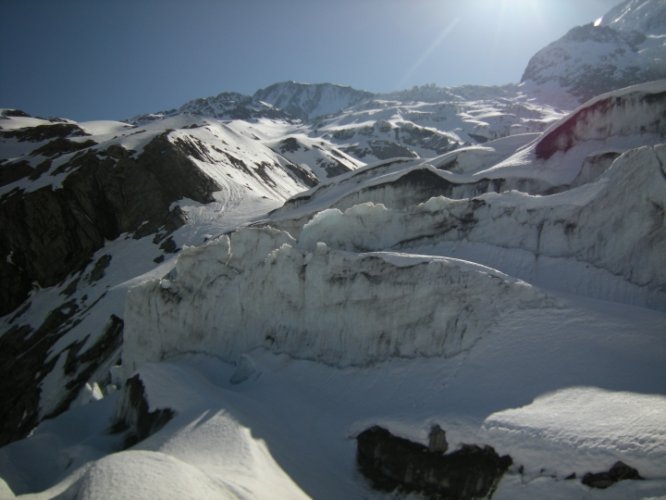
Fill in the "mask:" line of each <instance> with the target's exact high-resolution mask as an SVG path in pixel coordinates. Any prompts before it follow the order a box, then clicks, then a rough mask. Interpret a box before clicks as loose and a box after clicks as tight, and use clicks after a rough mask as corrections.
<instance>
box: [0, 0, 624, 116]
mask: <svg viewBox="0 0 666 500" xmlns="http://www.w3.org/2000/svg"><path fill="white" fill-rule="evenodd" d="M619 1H620V0H335V1H333V0H329V1H324V0H187V1H185V0H182V1H176V0H57V1H56V0H0V20H1V21H0V23H1V28H0V107H5V108H7V107H9V108H18V109H22V110H24V111H26V112H28V113H30V114H32V115H36V116H63V117H67V118H72V119H75V120H79V121H81V120H92V119H125V118H129V117H131V116H135V115H137V114H140V113H146V112H154V111H159V110H165V109H170V108H174V107H178V106H180V105H181V104H184V103H185V102H187V101H188V100H191V99H194V98H198V97H207V96H211V95H216V94H218V93H220V92H222V91H235V92H241V93H243V94H252V93H254V92H255V91H256V90H257V89H259V88H262V87H265V86H267V85H270V84H271V83H275V82H278V81H284V80H296V81H301V82H310V83H320V82H331V83H339V84H344V85H351V86H352V87H355V88H359V89H363V90H369V91H372V92H387V91H392V90H400V89H405V88H410V87H412V86H414V85H423V84H429V83H434V84H437V85H440V86H454V85H463V84H479V85H500V84H505V83H511V82H518V81H520V78H521V76H522V72H523V70H524V69H525V66H526V65H527V62H528V61H529V59H530V57H531V56H532V55H533V54H534V53H535V52H536V51H538V50H539V49H541V48H543V47H544V46H546V45H547V44H548V43H550V42H552V41H555V40H556V39H558V38H559V37H561V36H562V35H564V34H565V33H566V32H567V31H568V30H569V29H571V28H573V27H574V26H578V25H581V24H586V23H589V22H592V21H594V20H595V19H597V18H598V17H600V16H602V15H603V14H604V13H605V12H607V11H608V10H609V9H610V8H611V7H612V6H614V5H615V4H617V3H619Z"/></svg>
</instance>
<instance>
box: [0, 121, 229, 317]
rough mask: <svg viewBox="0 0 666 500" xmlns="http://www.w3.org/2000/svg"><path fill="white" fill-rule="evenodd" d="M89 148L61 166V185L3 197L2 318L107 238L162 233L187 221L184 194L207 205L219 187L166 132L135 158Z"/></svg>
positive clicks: (0, 249)
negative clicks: (35, 287)
mask: <svg viewBox="0 0 666 500" xmlns="http://www.w3.org/2000/svg"><path fill="white" fill-rule="evenodd" d="M117 149H119V148H115V149H112V148H109V149H108V150H107V151H102V152H99V151H94V150H89V151H85V152H81V153H79V154H78V155H76V156H74V157H73V158H72V160H71V161H70V162H68V163H67V164H65V165H63V166H62V167H60V168H59V170H60V171H64V172H69V175H68V176H67V177H66V179H65V180H64V181H63V182H62V187H61V188H57V189H54V188H52V187H50V186H48V187H44V188H41V189H38V190H36V191H33V192H30V193H23V192H22V191H21V190H13V191H11V192H10V193H8V194H7V195H5V196H3V197H2V199H0V225H1V226H2V227H3V229H4V230H3V232H2V234H0V255H7V256H11V258H8V259H1V260H0V279H2V282H3V284H4V286H3V287H2V289H0V314H7V313H8V312H10V311H12V310H14V309H15V308H16V307H17V306H18V305H19V304H20V303H21V302H23V301H24V300H25V299H26V297H27V295H28V292H29V291H30V289H31V287H32V283H35V282H36V283H38V284H39V285H40V286H43V287H47V286H52V285H55V284H56V283H58V282H60V281H61V280H62V279H63V278H65V277H66V276H67V275H68V274H69V273H72V272H74V271H77V270H80V269H81V268H82V267H83V266H84V265H86V264H87V263H88V261H89V259H90V258H91V256H92V255H93V253H94V252H95V251H97V250H98V249H99V248H101V247H102V246H103V245H104V241H105V240H113V239H115V238H117V237H118V236H119V235H120V234H121V233H130V234H134V235H135V236H136V237H142V236H145V235H148V234H152V233H155V232H157V231H162V232H164V233H166V234H168V233H170V232H171V231H173V230H174V229H176V228H178V227H179V226H180V225H182V223H183V222H184V219H183V217H182V214H181V213H180V211H179V210H178V209H174V210H170V206H171V204H172V203H173V202H174V201H177V200H179V199H181V198H183V197H187V198H190V199H193V200H196V201H198V202H200V203H207V202H210V201H212V200H213V198H212V193H213V192H214V191H216V190H217V189H218V186H217V184H216V183H215V182H214V181H213V180H212V179H210V178H209V177H208V176H206V175H205V174H204V173H202V172H201V170H199V169H198V168H197V167H196V165H194V164H193V163H192V161H190V159H189V158H188V156H187V155H188V152H187V151H183V150H182V149H181V148H180V147H179V145H177V144H173V143H172V142H170V141H169V139H168V137H167V135H166V134H163V135H161V136H158V137H157V138H155V139H154V140H153V141H151V142H150V143H149V144H148V145H146V147H145V148H144V151H143V152H142V153H141V154H140V155H139V156H138V157H136V158H135V157H134V156H132V155H131V153H130V152H129V151H126V150H122V151H117Z"/></svg>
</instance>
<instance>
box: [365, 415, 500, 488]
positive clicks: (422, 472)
mask: <svg viewBox="0 0 666 500" xmlns="http://www.w3.org/2000/svg"><path fill="white" fill-rule="evenodd" d="M356 439H357V445H358V448H357V454H356V460H357V464H358V467H359V470H360V471H361V473H362V474H363V475H364V476H365V477H366V478H368V479H369V480H370V482H371V483H372V485H373V487H375V488H376V489H379V490H383V491H393V490H396V489H399V490H401V491H404V492H419V493H421V494H423V495H425V496H426V497H428V498H436V499H460V498H465V499H473V498H486V497H489V496H490V495H492V493H493V491H494V490H495V489H496V488H497V485H498V484H499V481H500V479H501V478H502V476H503V475H504V473H505V472H506V471H507V469H508V468H509V467H510V466H511V464H512V463H513V461H512V460H511V457H509V456H503V457H500V456H499V455H498V454H497V453H496V452H495V450H494V449H493V448H491V447H490V446H484V447H480V446H476V445H463V447H462V448H461V449H459V450H457V451H455V452H453V453H449V454H447V455H443V454H442V453H441V452H436V451H431V450H429V449H428V447H426V446H423V445H421V444H418V443H414V442H412V441H408V440H407V439H403V438H400V437H396V436H394V435H392V434H391V433H390V432H389V431H387V430H386V429H383V428H381V427H378V426H374V427H371V428H370V429H367V430H365V431H363V432H362V433H361V434H359V435H358V436H357V438H356Z"/></svg>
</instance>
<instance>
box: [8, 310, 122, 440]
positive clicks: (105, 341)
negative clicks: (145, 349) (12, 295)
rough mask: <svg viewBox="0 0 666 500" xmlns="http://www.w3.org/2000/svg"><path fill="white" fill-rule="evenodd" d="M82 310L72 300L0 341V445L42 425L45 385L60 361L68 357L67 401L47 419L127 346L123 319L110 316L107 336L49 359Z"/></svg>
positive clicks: (63, 403)
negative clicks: (123, 341)
mask: <svg viewBox="0 0 666 500" xmlns="http://www.w3.org/2000/svg"><path fill="white" fill-rule="evenodd" d="M79 312H80V311H79V307H78V305H77V303H76V302H75V301H74V300H70V301H69V302H66V303H64V304H62V305H60V306H59V307H56V308H55V309H53V310H52V311H51V312H50V314H49V315H48V316H47V318H46V320H45V321H44V322H43V323H42V325H40V327H39V328H37V329H36V330H34V331H33V329H32V328H31V327H29V326H27V325H22V326H14V327H12V328H11V329H10V330H9V331H7V332H5V333H4V334H3V335H2V336H0V446H3V445H5V444H7V443H10V442H12V441H15V440H17V439H20V438H22V437H25V436H26V435H27V434H28V433H29V432H30V431H31V430H32V429H33V427H35V425H37V424H38V423H39V418H40V415H39V413H40V412H39V402H40V395H41V389H40V385H41V383H42V381H43V380H44V378H45V377H46V376H47V375H48V374H49V373H50V372H51V371H52V370H53V368H54V367H55V365H56V362H57V361H58V359H59V357H60V356H66V358H65V359H66V361H65V364H64V368H63V370H64V375H65V376H66V377H65V379H64V380H67V382H66V383H65V389H66V391H65V394H66V396H65V397H64V398H63V400H62V401H60V403H59V405H58V406H57V407H56V408H55V409H53V410H52V411H51V412H50V413H49V414H48V415H46V417H47V418H48V417H55V416H56V415H58V414H60V413H62V412H63V411H65V410H66V409H67V408H69V405H70V404H71V402H72V401H73V400H74V399H75V398H76V396H77V395H78V394H79V391H80V390H81V388H82V387H83V386H84V385H85V384H86V382H88V380H89V378H90V376H91V375H92V374H93V373H94V372H95V370H97V369H98V368H99V366H100V365H101V364H102V363H104V362H105V361H106V360H107V359H109V358H110V357H111V356H112V355H113V353H114V352H116V351H117V350H118V349H119V347H120V344H121V342H122V331H123V320H121V319H120V318H118V317H117V316H115V315H111V317H110V320H109V323H108V324H107V325H106V327H105V330H104V332H103V333H102V334H101V335H100V336H99V338H98V339H97V340H96V341H95V342H94V344H93V345H92V346H90V347H89V348H88V349H85V350H83V347H84V345H85V344H86V340H87V337H86V338H84V339H83V340H81V341H79V342H75V343H72V344H70V345H69V346H67V347H65V349H64V350H63V351H62V352H61V353H60V354H59V355H55V356H50V351H51V349H52V347H53V346H54V345H55V344H56V342H58V340H60V339H61V338H62V337H63V336H64V335H65V334H66V333H67V332H68V331H69V330H70V329H71V328H72V327H73V326H75V325H76V323H77V321H78V319H77V318H78V316H77V314H78V313H79Z"/></svg>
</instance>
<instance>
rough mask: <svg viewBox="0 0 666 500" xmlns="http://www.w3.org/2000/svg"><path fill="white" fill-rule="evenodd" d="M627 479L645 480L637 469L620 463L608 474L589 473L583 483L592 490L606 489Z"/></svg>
mask: <svg viewBox="0 0 666 500" xmlns="http://www.w3.org/2000/svg"><path fill="white" fill-rule="evenodd" d="M625 479H643V478H642V477H641V475H640V474H639V473H638V471H637V470H636V469H634V468H633V467H631V466H629V465H627V464H625V463H624V462H621V461H618V462H615V463H614V464H613V466H612V467H611V468H610V469H609V470H608V471H606V472H588V473H587V474H585V475H584V476H583V479H582V480H581V482H582V483H583V484H584V485H586V486H589V487H590V488H599V489H606V488H608V487H609V486H612V485H614V484H615V483H617V482H618V481H623V480H625Z"/></svg>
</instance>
